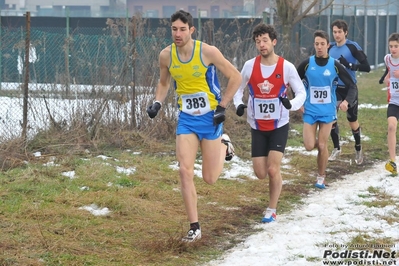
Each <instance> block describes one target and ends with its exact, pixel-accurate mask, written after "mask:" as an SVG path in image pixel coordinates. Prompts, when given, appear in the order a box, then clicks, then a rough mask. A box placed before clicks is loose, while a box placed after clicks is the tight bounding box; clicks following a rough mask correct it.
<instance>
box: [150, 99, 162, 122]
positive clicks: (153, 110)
mask: <svg viewBox="0 0 399 266" xmlns="http://www.w3.org/2000/svg"><path fill="white" fill-rule="evenodd" d="M159 109H161V104H160V103H159V102H154V103H153V104H151V105H150V106H148V107H147V114H148V116H149V117H150V118H154V117H155V116H157V114H158V111H159Z"/></svg>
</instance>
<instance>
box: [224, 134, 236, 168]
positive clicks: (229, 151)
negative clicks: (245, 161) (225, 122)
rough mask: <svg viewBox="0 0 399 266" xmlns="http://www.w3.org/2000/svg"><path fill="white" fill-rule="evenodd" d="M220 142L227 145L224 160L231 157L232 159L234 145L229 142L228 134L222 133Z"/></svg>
mask: <svg viewBox="0 0 399 266" xmlns="http://www.w3.org/2000/svg"><path fill="white" fill-rule="evenodd" d="M222 143H223V144H224V145H226V146H227V148H226V157H225V160H226V161H231V159H233V157H234V154H235V153H234V146H233V144H232V143H231V141H230V138H229V136H228V135H227V134H223V135H222Z"/></svg>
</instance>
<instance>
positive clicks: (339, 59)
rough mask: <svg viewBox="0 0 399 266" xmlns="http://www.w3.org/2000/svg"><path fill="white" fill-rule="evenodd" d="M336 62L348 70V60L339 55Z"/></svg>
mask: <svg viewBox="0 0 399 266" xmlns="http://www.w3.org/2000/svg"><path fill="white" fill-rule="evenodd" d="M338 61H339V62H340V63H341V64H342V65H344V66H345V67H346V68H350V66H349V62H348V60H346V59H345V57H343V56H342V54H341V57H340V58H338Z"/></svg>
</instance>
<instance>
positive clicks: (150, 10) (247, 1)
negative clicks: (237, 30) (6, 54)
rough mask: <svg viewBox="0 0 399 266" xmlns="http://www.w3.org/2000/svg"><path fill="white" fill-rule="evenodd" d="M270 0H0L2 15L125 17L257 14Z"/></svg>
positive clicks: (259, 14)
mask: <svg viewBox="0 0 399 266" xmlns="http://www.w3.org/2000/svg"><path fill="white" fill-rule="evenodd" d="M269 2H270V1H262V0H218V1H215V0H202V1H196V0H169V1H164V0H123V1H122V0H96V1H93V0H68V1H65V0H64V1H55V0H0V9H1V14H2V15H7V16H22V15H23V14H24V13H25V12H27V11H29V12H31V16H73V17H126V16H129V17H130V16H133V15H135V14H140V15H142V16H143V17H149V18H169V17H170V15H171V14H172V13H174V12H175V11H177V10H180V9H183V10H186V11H188V12H190V13H192V15H193V16H194V17H198V16H201V17H204V18H232V17H261V16H262V14H263V11H264V10H265V9H266V8H268V7H269Z"/></svg>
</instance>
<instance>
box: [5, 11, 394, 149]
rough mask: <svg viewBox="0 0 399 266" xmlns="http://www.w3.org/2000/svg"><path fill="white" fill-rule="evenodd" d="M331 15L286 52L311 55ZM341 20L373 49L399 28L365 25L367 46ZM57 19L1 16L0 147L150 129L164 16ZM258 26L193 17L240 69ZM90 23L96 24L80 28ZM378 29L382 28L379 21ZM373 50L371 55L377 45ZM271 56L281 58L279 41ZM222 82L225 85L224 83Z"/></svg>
mask: <svg viewBox="0 0 399 266" xmlns="http://www.w3.org/2000/svg"><path fill="white" fill-rule="evenodd" d="M335 18H341V17H330V16H324V17H315V18H308V19H304V20H303V21H301V23H300V24H298V25H295V27H294V32H295V34H293V36H292V37H291V39H292V42H291V48H292V49H293V50H294V51H296V55H297V56H296V58H295V60H296V61H300V60H302V59H304V58H306V57H307V56H308V55H309V53H308V50H309V49H308V48H309V47H312V33H313V31H314V30H315V29H319V28H320V29H325V30H327V29H328V27H329V21H332V20H333V19H335ZM75 19H76V18H75ZM345 19H346V20H347V21H350V22H351V25H350V28H351V29H353V28H355V29H356V34H355V35H353V37H354V38H353V39H354V40H355V41H358V42H359V44H362V43H364V42H368V43H370V44H373V43H374V39H375V38H379V39H381V40H382V42H384V40H386V39H387V36H386V35H387V34H389V33H390V32H394V31H397V29H396V28H394V26H395V27H396V25H397V16H391V17H390V18H385V19H386V20H388V19H389V20H390V21H391V22H390V29H389V30H385V29H384V30H381V32H379V30H378V28H377V31H376V30H375V24H374V23H369V24H368V25H367V27H371V28H370V29H371V30H372V31H369V32H373V35H372V36H373V39H371V40H370V41H369V40H368V39H365V38H364V34H363V33H364V32H368V30H367V28H366V29H365V30H363V31H361V30H360V28H356V27H352V26H353V25H357V24H356V23H359V19H356V17H355V18H354V17H348V18H345ZM382 19H383V18H382ZM40 21H41V23H39V22H40ZM57 21H58V22H59V20H56V18H43V17H32V18H31V24H32V26H29V25H27V24H28V23H25V21H23V22H22V21H21V18H19V19H15V18H4V17H2V18H1V27H0V30H1V32H0V36H1V44H0V48H1V62H0V71H1V73H0V102H1V105H0V142H1V141H6V140H10V139H13V138H19V137H21V134H22V135H23V132H25V133H26V136H25V137H28V138H32V137H34V136H35V135H36V134H38V133H39V132H43V131H48V130H49V129H51V128H55V129H58V130H62V131H71V130H76V129H77V128H79V129H83V130H84V132H85V134H89V136H90V138H91V139H94V138H96V137H98V136H99V134H101V131H102V130H104V129H111V130H122V129H128V130H144V131H145V130H147V129H148V128H151V130H154V127H153V126H152V123H154V120H151V119H149V118H148V116H147V115H146V113H145V109H146V107H147V106H148V105H149V104H150V103H151V102H152V101H153V97H154V92H155V88H156V84H157V82H158V78H159V73H158V56H159V53H160V51H161V50H162V49H163V48H164V47H166V46H167V45H169V44H170V43H171V42H172V40H171V31H170V22H169V19H145V18H140V17H132V18H118V19H104V18H97V19H96V21H97V22H96V23H93V19H91V20H85V18H80V19H79V23H76V21H75V22H73V21H72V20H71V21H70V20H69V19H68V18H66V22H65V25H64V26H62V25H61V26H60V25H55V24H57V23H58V22H57ZM262 21H263V19H261V18H250V19H203V20H201V19H196V20H195V26H196V28H197V31H196V33H195V35H194V36H193V38H195V39H200V40H203V41H205V42H207V43H209V44H212V45H215V46H217V47H218V48H219V49H220V50H221V52H222V53H223V54H224V55H225V57H226V58H227V59H228V60H229V61H230V62H232V63H233V64H234V65H235V66H236V67H237V68H238V69H239V70H240V69H241V67H242V66H243V64H244V62H245V61H246V60H248V59H249V58H251V57H253V56H255V55H256V54H257V51H256V49H255V47H254V44H253V41H252V29H253V27H254V26H255V25H256V24H258V23H260V22H262ZM69 22H71V24H73V26H71V25H70V23H69ZM72 22H73V23H72ZM51 23H54V25H51ZM58 24H59V23H58ZM89 24H95V25H94V26H93V25H90V26H86V27H82V26H80V25H89ZM43 25H46V26H43ZM49 25H51V27H50V26H49ZM379 25H380V27H383V25H384V23H382V22H380V24H379ZM276 26H277V28H278V27H279V25H276ZM373 27H374V28H373ZM28 30H29V32H30V34H29V35H30V38H29V39H27V31H28ZM375 32H376V33H377V35H375V34H374V33H375ZM370 37H371V34H369V38H370ZM374 37H375V38H374ZM27 43H29V46H27V45H26V44H27ZM27 47H29V49H28V48H27ZM370 48H371V49H373V50H372V51H375V46H372V45H370ZM381 48H382V49H380V50H381V51H380V53H379V54H378V55H376V56H377V57H378V58H379V57H381V62H382V59H383V54H384V53H385V49H386V47H382V45H381ZM276 52H277V53H278V54H282V51H281V50H279V43H278V47H276ZM27 53H28V54H29V56H28V57H29V59H28V60H27V58H26V54H27ZM366 53H367V51H366ZM370 62H372V61H370ZM27 77H28V79H26V78H27ZM219 77H220V84H221V86H222V88H223V87H225V85H226V84H227V81H226V80H225V79H224V77H223V76H219ZM24 100H26V101H27V104H25V106H26V108H27V110H26V112H24ZM175 100H176V99H175V95H174V91H173V89H171V90H169V95H168V97H167V99H166V102H165V103H164V105H163V108H162V110H161V113H160V114H159V116H158V117H157V118H156V119H155V122H156V121H158V122H159V121H161V123H158V124H159V125H158V126H157V127H156V129H155V130H158V133H159V134H161V133H162V132H167V133H169V134H170V132H173V131H174V128H175V122H176V115H177V110H176V103H175ZM24 121H26V122H25V123H24ZM23 137H24V136H23Z"/></svg>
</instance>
